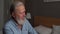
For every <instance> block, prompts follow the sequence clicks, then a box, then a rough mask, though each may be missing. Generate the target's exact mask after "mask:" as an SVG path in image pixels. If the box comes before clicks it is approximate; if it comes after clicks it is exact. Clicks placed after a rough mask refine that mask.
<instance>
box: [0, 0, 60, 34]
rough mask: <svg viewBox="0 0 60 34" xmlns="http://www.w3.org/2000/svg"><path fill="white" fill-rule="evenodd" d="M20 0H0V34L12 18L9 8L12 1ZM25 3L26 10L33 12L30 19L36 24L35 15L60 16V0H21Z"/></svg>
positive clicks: (32, 23)
mask: <svg viewBox="0 0 60 34" xmlns="http://www.w3.org/2000/svg"><path fill="white" fill-rule="evenodd" d="M14 1H18V0H0V34H2V28H3V25H4V24H5V22H6V21H7V20H8V18H10V13H9V8H10V5H11V3H12V2H14ZM19 1H22V2H23V3H24V4H25V7H26V11H27V12H28V13H30V14H31V16H30V17H31V19H28V20H29V21H30V23H31V25H32V26H34V16H49V17H54V18H60V0H19Z"/></svg>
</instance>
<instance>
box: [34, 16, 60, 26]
mask: <svg viewBox="0 0 60 34" xmlns="http://www.w3.org/2000/svg"><path fill="white" fill-rule="evenodd" d="M39 25H44V26H47V27H52V25H60V18H53V17H46V16H34V26H35V27H36V26H39Z"/></svg>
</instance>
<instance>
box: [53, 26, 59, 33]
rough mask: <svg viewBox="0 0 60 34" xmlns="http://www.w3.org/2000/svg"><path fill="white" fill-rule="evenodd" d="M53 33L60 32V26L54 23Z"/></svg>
mask: <svg viewBox="0 0 60 34" xmlns="http://www.w3.org/2000/svg"><path fill="white" fill-rule="evenodd" d="M53 34H60V26H57V25H53Z"/></svg>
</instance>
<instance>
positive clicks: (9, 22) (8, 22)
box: [4, 19, 13, 27]
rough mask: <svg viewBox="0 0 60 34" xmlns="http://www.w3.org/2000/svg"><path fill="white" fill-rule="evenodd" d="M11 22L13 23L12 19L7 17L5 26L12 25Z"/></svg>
mask: <svg viewBox="0 0 60 34" xmlns="http://www.w3.org/2000/svg"><path fill="white" fill-rule="evenodd" d="M12 23H13V20H12V19H9V20H8V21H7V22H6V23H5V25H4V26H5V27H10V26H12Z"/></svg>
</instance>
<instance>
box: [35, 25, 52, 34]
mask: <svg viewBox="0 0 60 34" xmlns="http://www.w3.org/2000/svg"><path fill="white" fill-rule="evenodd" d="M35 30H36V31H37V32H38V33H39V34H51V32H52V29H51V28H48V27H45V26H42V25H40V26H37V27H35Z"/></svg>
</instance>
